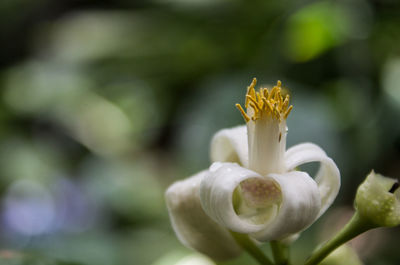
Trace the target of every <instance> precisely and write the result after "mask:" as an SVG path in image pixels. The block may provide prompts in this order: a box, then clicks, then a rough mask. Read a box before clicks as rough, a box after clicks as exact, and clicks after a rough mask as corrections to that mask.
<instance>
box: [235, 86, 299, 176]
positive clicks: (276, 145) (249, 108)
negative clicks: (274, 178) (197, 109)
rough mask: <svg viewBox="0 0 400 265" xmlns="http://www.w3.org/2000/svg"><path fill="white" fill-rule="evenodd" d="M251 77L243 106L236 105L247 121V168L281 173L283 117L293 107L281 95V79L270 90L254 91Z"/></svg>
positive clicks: (284, 136) (284, 144) (282, 168)
mask: <svg viewBox="0 0 400 265" xmlns="http://www.w3.org/2000/svg"><path fill="white" fill-rule="evenodd" d="M256 83H257V80H256V79H255V78H254V79H253V81H252V83H251V84H250V86H249V87H248V88H247V94H246V100H245V108H246V111H244V109H243V108H242V107H241V106H240V104H236V107H237V108H238V109H239V111H240V113H241V114H242V116H243V118H244V119H245V121H246V124H247V132H248V144H249V168H250V169H252V170H254V171H256V172H258V173H260V174H263V175H266V174H269V173H283V172H284V171H285V168H284V161H283V158H284V153H285V149H286V119H287V117H288V115H289V113H290V111H291V110H292V108H293V106H291V105H290V106H289V95H286V96H285V97H284V96H283V95H282V88H281V85H282V84H281V82H280V81H278V82H277V84H276V86H274V87H273V88H272V89H271V90H268V89H267V88H260V89H259V91H256V90H255V86H256Z"/></svg>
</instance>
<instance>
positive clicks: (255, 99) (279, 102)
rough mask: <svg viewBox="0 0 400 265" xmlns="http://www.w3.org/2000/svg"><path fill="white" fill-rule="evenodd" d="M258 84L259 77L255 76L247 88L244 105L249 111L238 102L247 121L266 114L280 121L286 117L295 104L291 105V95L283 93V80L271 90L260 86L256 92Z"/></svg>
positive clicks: (257, 118)
mask: <svg viewBox="0 0 400 265" xmlns="http://www.w3.org/2000/svg"><path fill="white" fill-rule="evenodd" d="M256 84H257V79H256V78H253V81H252V82H251V84H250V86H249V87H248V88H247V94H246V101H245V105H244V106H245V107H246V110H247V113H246V112H245V111H244V110H243V108H242V106H241V105H240V104H236V107H237V108H238V109H239V111H240V112H241V113H242V115H243V118H244V119H245V120H246V122H249V121H250V120H253V121H257V120H260V119H262V118H263V117H265V116H270V117H272V118H274V119H276V120H279V121H282V120H283V119H286V118H287V117H288V115H289V113H290V111H291V110H292V108H293V106H292V105H290V106H289V95H286V96H285V97H283V95H282V88H281V85H282V83H281V81H278V82H277V84H276V86H274V87H273V88H272V89H271V91H269V90H268V88H260V90H259V91H257V92H256V90H255V88H254V87H255V86H256ZM249 107H250V108H249Z"/></svg>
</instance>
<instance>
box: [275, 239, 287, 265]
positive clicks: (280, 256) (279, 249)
mask: <svg viewBox="0 0 400 265" xmlns="http://www.w3.org/2000/svg"><path fill="white" fill-rule="evenodd" d="M271 250H272V255H273V256H274V261H275V264H276V265H289V249H288V247H287V246H286V245H284V244H282V243H281V242H279V241H275V240H274V241H271Z"/></svg>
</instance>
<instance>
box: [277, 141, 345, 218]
mask: <svg viewBox="0 0 400 265" xmlns="http://www.w3.org/2000/svg"><path fill="white" fill-rule="evenodd" d="M310 162H320V163H321V165H320V168H319V170H318V172H317V174H316V176H315V181H316V182H317V185H318V189H319V191H320V194H321V202H322V206H321V210H320V212H319V214H318V217H319V216H321V215H322V214H323V213H324V212H325V211H326V210H327V209H328V208H329V206H330V205H331V204H332V203H333V201H334V200H335V198H336V196H337V194H338V192H339V188H340V172H339V169H338V168H337V166H336V164H335V162H334V161H333V160H332V159H331V158H329V157H328V156H327V155H326V153H325V152H324V150H322V149H321V148H320V147H319V146H317V145H315V144H312V143H303V144H298V145H295V146H293V147H291V148H289V149H288V150H287V151H286V153H285V165H286V169H287V170H288V171H290V170H294V169H295V168H296V167H298V166H300V165H302V164H305V163H310Z"/></svg>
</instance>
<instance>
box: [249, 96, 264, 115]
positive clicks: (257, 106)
mask: <svg viewBox="0 0 400 265" xmlns="http://www.w3.org/2000/svg"><path fill="white" fill-rule="evenodd" d="M246 98H248V99H249V100H250V102H249V103H250V105H251V103H253V104H254V105H255V107H256V108H257V109H258V110H260V111H261V108H260V106H259V105H258V102H257V101H256V99H255V98H252V97H250V96H249V95H247V96H246Z"/></svg>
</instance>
